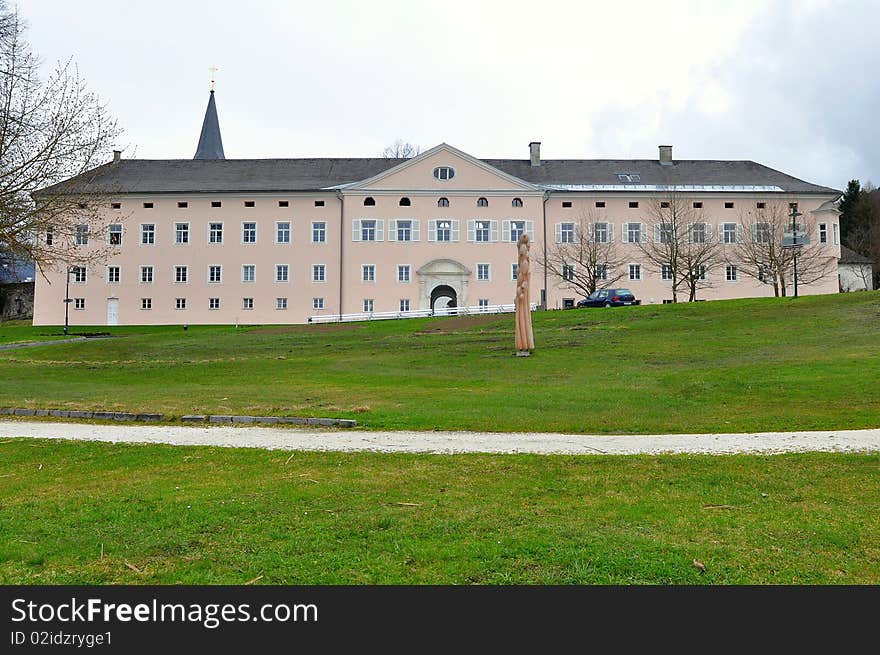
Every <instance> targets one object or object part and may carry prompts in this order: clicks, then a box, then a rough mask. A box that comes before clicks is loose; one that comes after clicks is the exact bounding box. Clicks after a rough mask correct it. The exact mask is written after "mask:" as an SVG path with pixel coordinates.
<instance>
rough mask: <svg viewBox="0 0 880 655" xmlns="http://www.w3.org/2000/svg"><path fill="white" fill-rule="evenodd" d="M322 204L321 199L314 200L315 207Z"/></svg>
mask: <svg viewBox="0 0 880 655" xmlns="http://www.w3.org/2000/svg"><path fill="white" fill-rule="evenodd" d="M323 206H324V201H323V200H316V201H315V207H323Z"/></svg>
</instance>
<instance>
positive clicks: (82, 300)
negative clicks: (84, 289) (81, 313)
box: [73, 298, 86, 309]
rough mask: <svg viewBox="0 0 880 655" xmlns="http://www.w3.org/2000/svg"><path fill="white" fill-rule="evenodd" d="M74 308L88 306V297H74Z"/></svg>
mask: <svg viewBox="0 0 880 655" xmlns="http://www.w3.org/2000/svg"><path fill="white" fill-rule="evenodd" d="M73 308H74V309H85V308H86V299H85V298H74V299H73Z"/></svg>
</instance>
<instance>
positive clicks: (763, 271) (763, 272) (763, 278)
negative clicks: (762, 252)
mask: <svg viewBox="0 0 880 655" xmlns="http://www.w3.org/2000/svg"><path fill="white" fill-rule="evenodd" d="M758 282H763V283H764V284H767V267H766V266H765V265H764V264H758Z"/></svg>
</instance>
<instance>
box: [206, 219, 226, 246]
mask: <svg viewBox="0 0 880 655" xmlns="http://www.w3.org/2000/svg"><path fill="white" fill-rule="evenodd" d="M208 243H223V223H208Z"/></svg>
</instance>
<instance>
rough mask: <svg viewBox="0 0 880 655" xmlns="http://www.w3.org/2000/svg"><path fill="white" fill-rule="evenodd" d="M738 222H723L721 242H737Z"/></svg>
mask: <svg viewBox="0 0 880 655" xmlns="http://www.w3.org/2000/svg"><path fill="white" fill-rule="evenodd" d="M736 232H737V230H736V223H722V224H721V243H736V242H737V238H736Z"/></svg>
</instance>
